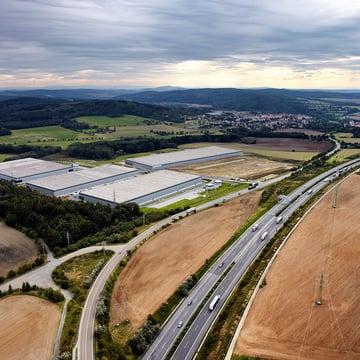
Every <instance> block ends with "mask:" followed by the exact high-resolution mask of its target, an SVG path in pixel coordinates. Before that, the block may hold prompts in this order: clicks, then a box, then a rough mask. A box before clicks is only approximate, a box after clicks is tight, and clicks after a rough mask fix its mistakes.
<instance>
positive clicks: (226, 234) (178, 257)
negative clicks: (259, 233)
mask: <svg viewBox="0 0 360 360" xmlns="http://www.w3.org/2000/svg"><path fill="white" fill-rule="evenodd" d="M259 199H260V193H259V192H256V193H251V194H248V195H246V196H243V197H240V198H237V199H235V200H233V201H231V202H229V203H227V204H225V205H223V206H221V207H215V208H211V209H208V210H205V211H202V212H200V213H198V214H195V215H192V216H189V217H186V218H184V219H183V220H181V221H178V222H177V223H175V224H173V225H171V226H170V227H169V228H167V229H166V230H164V231H162V232H161V233H159V234H157V235H156V236H154V237H153V238H152V239H150V240H149V241H148V242H146V243H145V244H144V245H143V246H141V247H140V249H139V250H138V251H137V252H136V253H135V255H134V256H133V257H132V258H131V260H130V262H129V264H128V265H127V266H126V268H125V270H124V271H123V272H122V274H121V275H120V277H119V279H118V281H117V283H116V285H115V288H114V292H113V295H112V302H111V323H112V324H115V323H117V322H119V321H120V320H124V315H125V314H124V312H125V299H126V298H127V305H128V318H129V320H130V321H131V323H132V325H133V326H134V327H137V326H139V325H141V324H142V323H143V321H144V320H145V319H146V318H147V316H148V315H149V314H151V313H153V312H154V311H155V310H157V309H158V307H159V306H160V305H161V304H162V303H163V302H164V301H166V300H167V299H168V298H169V297H170V296H171V295H172V294H173V293H174V291H175V290H176V289H177V288H178V287H179V286H180V285H181V283H182V282H183V281H184V280H185V279H186V278H187V277H188V276H189V275H191V274H192V273H194V272H195V271H196V270H197V269H199V268H200V267H201V265H203V264H204V262H205V260H206V259H207V258H209V257H210V256H211V255H212V254H213V253H215V252H216V251H217V250H218V249H219V248H220V247H221V246H222V245H223V244H224V243H225V242H226V241H227V240H228V239H229V238H230V236H231V235H232V234H233V233H234V232H235V230H236V229H237V228H238V227H239V226H240V225H241V224H242V223H243V222H244V221H245V220H246V219H247V218H248V217H249V216H250V215H251V214H252V213H253V212H254V211H255V209H256V208H257V206H258V202H259Z"/></svg>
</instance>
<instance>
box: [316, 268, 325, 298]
mask: <svg viewBox="0 0 360 360" xmlns="http://www.w3.org/2000/svg"><path fill="white" fill-rule="evenodd" d="M323 286H324V274H323V273H321V274H320V281H319V290H318V296H317V299H316V301H315V304H316V305H322V290H323Z"/></svg>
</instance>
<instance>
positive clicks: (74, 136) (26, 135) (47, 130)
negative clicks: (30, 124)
mask: <svg viewBox="0 0 360 360" xmlns="http://www.w3.org/2000/svg"><path fill="white" fill-rule="evenodd" d="M96 139H97V138H96V137H94V136H91V135H88V134H84V133H79V132H76V131H73V130H70V129H65V128H63V127H61V126H57V125H56V126H43V127H36V128H30V129H19V130H12V134H11V135H6V136H2V137H1V138H0V143H5V144H14V145H15V144H16V145H23V144H31V145H43V146H46V145H53V146H61V147H67V146H68V145H69V144H71V143H73V142H76V141H81V142H85V141H94V140H96Z"/></svg>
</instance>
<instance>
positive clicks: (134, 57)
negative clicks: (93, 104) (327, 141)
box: [0, 0, 360, 89]
mask: <svg viewBox="0 0 360 360" xmlns="http://www.w3.org/2000/svg"><path fill="white" fill-rule="evenodd" d="M162 85H176V86H184V87H289V88H352V89H354V88H360V0H219V1H217V0H0V87H1V88H8V87H50V86H51V87H68V86H71V87H117V88H121V87H143V86H162Z"/></svg>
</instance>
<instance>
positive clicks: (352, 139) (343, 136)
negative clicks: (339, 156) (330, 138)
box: [335, 133, 360, 144]
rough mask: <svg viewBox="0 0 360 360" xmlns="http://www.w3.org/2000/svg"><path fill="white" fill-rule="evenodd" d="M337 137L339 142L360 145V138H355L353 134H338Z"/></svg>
mask: <svg viewBox="0 0 360 360" xmlns="http://www.w3.org/2000/svg"><path fill="white" fill-rule="evenodd" d="M335 137H336V139H337V140H338V141H344V142H346V143H350V144H357V143H360V138H356V137H353V134H352V133H336V134H335Z"/></svg>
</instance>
